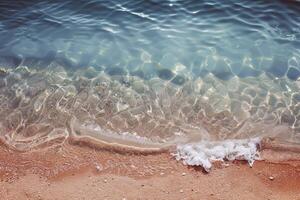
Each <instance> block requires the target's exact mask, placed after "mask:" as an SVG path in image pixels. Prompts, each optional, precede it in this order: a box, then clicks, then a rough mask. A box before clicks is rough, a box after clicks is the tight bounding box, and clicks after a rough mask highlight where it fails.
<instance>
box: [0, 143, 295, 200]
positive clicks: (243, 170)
mask: <svg viewBox="0 0 300 200" xmlns="http://www.w3.org/2000/svg"><path fill="white" fill-rule="evenodd" d="M275 143H276V145H277V147H278V143H277V142H275ZM266 144H273V145H274V140H271V142H270V141H269V142H268V141H267V143H265V144H264V143H262V147H263V148H264V146H265V147H266V148H265V149H262V152H261V154H262V155H263V156H264V159H265V160H262V161H256V162H255V163H254V165H253V167H252V168H250V167H249V165H248V164H247V163H246V162H244V161H232V162H229V161H228V162H227V161H226V162H224V163H221V162H216V163H214V166H213V168H212V170H211V171H210V172H209V173H206V172H205V171H204V170H203V169H202V168H201V167H192V166H186V165H183V164H182V163H181V162H180V161H176V160H175V159H174V158H173V157H172V156H171V155H170V154H169V153H168V152H160V153H157V152H156V153H154V154H143V153H141V154H139V153H137V152H129V151H128V152H126V153H120V152H117V151H114V150H113V149H112V150H109V149H108V148H106V149H95V148H91V147H87V146H80V145H74V144H72V145H71V144H64V145H63V146H51V147H48V148H44V149H40V150H32V151H30V152H16V151H14V150H11V149H9V148H7V146H5V145H1V146H0V161H1V162H0V178H1V181H0V195H1V196H2V197H3V198H4V199H9V200H10V199H45V200H46V199H124V198H125V199H199V198H204V199H243V198H244V199H268V198H269V199H288V200H293V199H295V200H299V199H300V197H299V192H300V189H299V188H300V182H299V180H300V156H299V152H288V151H287V149H281V150H282V151H281V150H280V148H275V149H272V148H270V145H269V146H268V145H266ZM276 145H275V146H276ZM267 147H268V148H267ZM283 150H284V151H283ZM290 153H291V154H290ZM287 154H288V155H293V156H296V157H286V155H287ZM298 157H299V159H298ZM283 158H288V160H284V159H283Z"/></svg>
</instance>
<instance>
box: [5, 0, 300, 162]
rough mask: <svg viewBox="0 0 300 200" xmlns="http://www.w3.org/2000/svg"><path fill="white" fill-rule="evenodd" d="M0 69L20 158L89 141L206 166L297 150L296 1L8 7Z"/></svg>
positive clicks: (96, 0)
mask: <svg viewBox="0 0 300 200" xmlns="http://www.w3.org/2000/svg"><path fill="white" fill-rule="evenodd" d="M0 67H1V69H0V137H1V139H2V140H3V141H4V142H5V143H7V144H8V145H10V146H11V147H13V148H15V149H18V150H28V149H31V148H38V147H39V146H43V145H44V144H48V143H49V144H53V143H51V141H54V140H55V141H56V140H57V139H58V138H65V139H67V138H68V137H85V136H88V137H91V138H94V139H95V140H106V141H108V140H109V141H111V142H112V141H114V143H120V144H126V145H133V146H139V147H144V148H148V147H149V148H150V147H151V148H152V147H160V146H168V145H170V146H172V145H177V147H178V150H177V154H176V155H177V158H178V159H180V158H181V159H183V160H185V162H186V163H187V164H195V163H196V164H201V163H200V161H199V160H198V161H197V157H201V159H202V158H203V160H204V161H205V162H206V164H203V163H202V164H201V165H204V166H205V167H206V168H209V166H210V164H209V162H210V160H214V159H215V158H216V159H226V158H228V156H229V155H232V154H234V155H238V157H243V156H244V158H245V159H247V160H249V162H252V160H253V158H254V155H256V152H255V151H256V150H257V148H255V145H254V144H256V141H257V139H255V142H253V138H263V137H278V138H281V139H284V140H287V141H292V142H300V90H299V88H300V79H299V77H300V3H299V2H298V1H239V2H236V1H213V0H210V1H200V0H198V1H188V0H184V1H181V0H161V1H158V0H149V1H142V0H125V1H123V0H122V1H121V0H119V1H118V0H113V1H101V0H85V1H83V0H76V1H75V0H73V1H72V0H66V1H55V0H54V1H34V0H33V1H25V0H24V1H22V0H19V1H16V0H15V1H14V0H10V1H8V0H7V1H1V2H0ZM58 141H60V142H58V143H59V144H60V143H63V142H65V141H66V140H58ZM230 141H234V142H233V143H235V144H232V143H231V142H230ZM249 141H250V142H249ZM184 145H186V146H184ZM228 145H229V146H228ZM232 145H233V146H232ZM234 145H237V147H236V146H234ZM253 145H254V146H253ZM208 147H211V148H208ZM240 147H245V148H246V149H248V150H245V151H244V150H240ZM214 148H215V150H216V148H217V152H218V153H212V152H210V150H207V149H214ZM200 149H202V150H200ZM189 151H190V152H189ZM228 151H230V152H228ZM203 152H205V153H204V154H205V155H202V154H203ZM220 152H222V153H220ZM242 152H244V153H242ZM247 152H248V153H247ZM249 152H250V153H249ZM241 153H242V154H243V155H240V154H241ZM200 154H201V155H200ZM248 155H249V156H250V157H249V156H248ZM189 156H190V157H189ZM247 156H248V157H247ZM233 157H234V158H236V157H235V156H233ZM246 157H247V158H246ZM230 158H232V156H230ZM248 158H249V159H248ZM201 162H202V161H201Z"/></svg>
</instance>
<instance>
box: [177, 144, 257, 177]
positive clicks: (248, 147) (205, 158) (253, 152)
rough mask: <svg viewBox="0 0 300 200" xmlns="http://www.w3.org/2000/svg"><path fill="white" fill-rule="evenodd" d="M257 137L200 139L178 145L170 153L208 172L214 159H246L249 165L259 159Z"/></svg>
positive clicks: (185, 162)
mask: <svg viewBox="0 0 300 200" xmlns="http://www.w3.org/2000/svg"><path fill="white" fill-rule="evenodd" d="M260 141H261V140H260V139H259V138H252V139H243V140H224V141H215V142H214V141H201V142H197V143H189V144H182V145H178V146H177V148H176V152H175V153H172V155H173V156H175V158H176V159H177V160H182V161H183V163H184V164H186V165H191V166H202V167H203V168H204V170H205V171H207V172H209V171H210V169H211V167H212V163H213V162H214V161H224V160H229V161H232V160H246V161H247V162H248V163H249V165H250V166H252V165H253V163H254V161H255V160H257V159H259V158H260V157H259V148H258V147H259V144H260Z"/></svg>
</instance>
